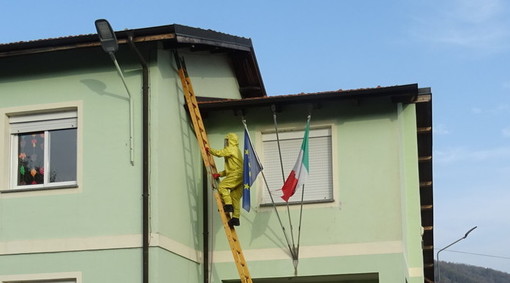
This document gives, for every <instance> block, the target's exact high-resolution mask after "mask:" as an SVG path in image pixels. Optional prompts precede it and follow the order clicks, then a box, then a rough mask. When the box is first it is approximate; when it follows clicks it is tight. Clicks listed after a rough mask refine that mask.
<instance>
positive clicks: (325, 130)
mask: <svg viewBox="0 0 510 283" xmlns="http://www.w3.org/2000/svg"><path fill="white" fill-rule="evenodd" d="M303 135H304V129H303V128H299V127H292V128H290V127H289V128H283V129H279V130H278V137H279V139H280V142H282V140H283V141H285V140H295V142H296V143H297V144H295V145H294V147H296V148H294V149H292V150H290V151H289V152H288V153H287V155H288V156H287V158H286V161H285V162H284V165H285V169H284V173H285V178H287V176H288V174H289V173H290V170H291V169H292V167H293V166H294V164H295V162H296V158H297V155H298V153H299V148H300V146H301V142H302V139H303ZM318 137H326V138H327V140H326V141H324V142H325V143H327V144H324V145H325V146H327V148H326V149H327V154H328V155H329V157H330V159H329V160H328V162H329V163H330V171H329V172H328V174H327V179H323V180H325V181H327V184H326V185H325V186H326V187H327V188H324V190H323V192H322V193H324V194H327V198H325V199H321V198H320V197H317V198H315V199H307V198H306V197H305V199H304V201H303V203H304V204H332V203H336V202H337V196H336V189H335V187H336V186H335V168H336V165H335V164H336V157H335V152H336V150H335V148H334V144H335V135H334V127H333V124H327V125H317V126H313V127H311V128H310V132H309V139H310V143H311V142H312V140H313V139H314V138H318ZM259 140H260V151H261V152H262V158H261V162H262V164H263V166H264V169H267V167H268V166H267V163H266V162H268V157H267V156H266V155H267V154H266V144H265V143H266V142H269V141H273V142H274V141H276V132H275V131H274V129H272V130H267V131H262V132H260V136H259ZM324 145H321V146H324ZM280 146H281V144H280ZM281 147H282V146H281ZM282 150H285V149H283V147H282ZM312 150H313V149H312V148H310V151H312ZM283 154H284V155H285V153H283ZM278 158H279V157H278ZM313 158H314V154H313V152H310V175H309V177H308V181H307V183H305V196H306V188H307V187H306V184H309V182H310V181H311V180H310V178H311V177H312V176H313V172H314V171H315V170H314V169H313V168H312V166H313V165H312V163H313V161H312V159H313ZM277 167H278V170H276V171H278V174H277V175H278V177H274V178H275V179H276V178H282V177H281V169H280V163H279V161H278V165H277ZM273 170H275V169H273ZM265 174H266V181H267V182H268V183H270V184H271V183H274V181H272V180H270V177H268V176H267V171H265ZM278 182H280V183H282V184H281V185H283V179H282V180H280V181H278ZM260 189H261V190H262V191H261V193H260V194H259V206H260V207H268V206H272V205H273V204H272V202H271V199H270V197H269V195H268V194H269V193H268V191H267V190H268V189H267V187H266V185H265V184H263V187H260ZM269 189H270V190H271V191H272V192H273V199H274V200H275V205H277V206H280V205H286V204H287V203H286V202H285V201H283V200H282V199H280V197H279V195H278V192H276V194H275V191H277V190H278V188H276V187H274V186H273V187H270V188H269ZM300 192H301V189H296V193H295V195H294V196H293V197H292V198H291V199H290V200H289V205H297V204H301V197H299V199H298V200H296V199H294V198H295V197H296V196H298V195H299V196H301V193H300ZM319 192H321V190H319Z"/></svg>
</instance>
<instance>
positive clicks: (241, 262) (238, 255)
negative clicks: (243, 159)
mask: <svg viewBox="0 0 510 283" xmlns="http://www.w3.org/2000/svg"><path fill="white" fill-rule="evenodd" d="M174 56H175V62H176V64H177V69H178V70H177V72H178V73H179V77H180V79H181V84H182V91H183V92H184V97H185V99H186V105H187V107H188V112H189V115H190V116H191V121H192V122H193V129H194V130H195V135H196V137H197V141H198V145H199V147H200V152H201V154H202V159H203V160H204V165H205V168H206V169H208V170H209V172H208V173H209V174H212V173H217V172H218V171H217V170H216V164H215V163H214V157H213V156H212V155H211V154H209V152H207V150H206V148H210V146H209V142H208V140H207V133H206V131H205V127H204V123H203V121H202V115H200V110H199V109H198V102H197V98H196V96H195V92H194V91H193V86H192V84H191V79H190V78H189V76H188V71H187V69H186V65H185V63H184V58H183V57H180V56H179V54H178V53H177V51H174ZM213 187H214V188H216V187H217V181H216V180H213ZM213 195H214V198H215V199H216V204H217V205H218V212H219V213H220V218H221V222H222V223H223V228H224V229H225V234H226V236H227V239H228V243H229V245H230V250H231V251H232V256H233V257H234V262H235V264H236V266H237V271H238V273H239V278H240V279H241V282H242V283H252V280H251V277H250V272H249V270H248V265H247V264H246V260H245V258H244V255H243V251H242V249H241V244H240V243H239V238H238V237H237V233H236V230H235V229H234V228H233V227H230V226H229V225H228V221H229V220H230V214H229V213H226V212H225V211H224V210H223V200H222V199H221V196H220V194H219V193H218V191H217V190H214V191H213Z"/></svg>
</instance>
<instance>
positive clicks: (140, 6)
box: [0, 0, 510, 273]
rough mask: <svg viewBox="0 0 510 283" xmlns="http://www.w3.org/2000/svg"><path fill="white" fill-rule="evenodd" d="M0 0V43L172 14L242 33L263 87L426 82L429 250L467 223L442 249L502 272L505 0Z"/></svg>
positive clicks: (507, 222) (508, 221) (508, 162)
mask: <svg viewBox="0 0 510 283" xmlns="http://www.w3.org/2000/svg"><path fill="white" fill-rule="evenodd" d="M0 3H1V9H0V35H1V36H0V43H8V42H17V41H28V40H35V39H44V38H52V37H61V36H68V35H79V34H90V33H95V28H94V20H96V19H98V18H106V19H108V20H109V21H110V23H111V24H112V26H113V28H114V29H115V30H122V29H126V28H128V29H131V28H143V27H151V26H159V25H167V24H173V23H177V24H182V25H188V26H192V27H200V28H204V29H212V30H216V31H221V32H225V33H229V34H233V35H238V36H243V37H249V38H251V39H252V40H253V44H254V47H255V52H256V55H257V60H258V62H259V65H260V69H261V72H262V76H263V79H264V83H265V86H266V89H267V91H268V93H269V94H270V95H277V94H278V95H279V94H293V93H301V92H320V91H328V90H337V89H356V88H369V87H376V86H393V85H402V84H409V83H418V84H419V86H420V87H431V88H432V92H433V115H434V118H433V119H434V205H435V207H434V213H435V246H436V249H439V248H442V247H444V246H446V245H448V244H449V243H451V242H453V241H455V240H457V239H459V238H460V237H462V236H463V235H464V233H465V232H466V231H467V230H469V229H470V228H471V227H473V226H478V229H476V230H475V231H473V232H472V234H470V235H469V237H468V238H467V239H465V240H463V241H461V242H459V243H458V244H456V245H455V246H453V247H452V248H450V249H451V250H453V251H455V252H452V251H444V252H442V253H441V259H443V260H447V261H454V262H461V263H466V264H474V265H478V266H484V267H489V268H494V269H498V270H502V271H505V272H509V273H510V205H509V204H508V202H509V200H510V190H509V189H508V187H509V183H510V145H509V142H510V74H509V72H508V70H509V67H508V65H509V64H508V63H509V62H510V60H509V59H510V29H509V28H508V27H509V26H510V2H508V1H505V0H448V1H444V0H443V1H439V0H415V1H405V0H388V1H377V0H365V1H360V0H342V1H338V0H320V1H319V0H318V1H303V0H293V1H290V0H282V1H265V0H259V1H231V0H224V1H202V2H201V1H179V2H177V1H169V0H165V1H159V0H158V1H154V0H145V1H142V0H136V1H135V0H125V1H112V0H102V1H98V0H88V1H82V0H77V1H68V0H61V1H55V0H46V1H40V0H32V1H25V0H16V1H0ZM436 251H437V250H436ZM459 252H463V253H459ZM466 253H475V254H483V255H488V256H482V255H473V254H466ZM502 257H503V258H502Z"/></svg>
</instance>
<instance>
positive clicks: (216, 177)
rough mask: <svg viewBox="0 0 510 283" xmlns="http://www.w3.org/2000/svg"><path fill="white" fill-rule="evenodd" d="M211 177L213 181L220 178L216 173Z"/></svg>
mask: <svg viewBox="0 0 510 283" xmlns="http://www.w3.org/2000/svg"><path fill="white" fill-rule="evenodd" d="M212 177H213V178H214V179H218V178H219V177H220V174H218V173H214V174H212Z"/></svg>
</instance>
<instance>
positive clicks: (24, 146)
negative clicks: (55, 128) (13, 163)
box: [17, 132, 45, 186]
mask: <svg viewBox="0 0 510 283" xmlns="http://www.w3.org/2000/svg"><path fill="white" fill-rule="evenodd" d="M44 140H45V139H44V132H33V133H26V134H20V135H18V166H17V167H18V186H23V185H35V184H42V183H44Z"/></svg>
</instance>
